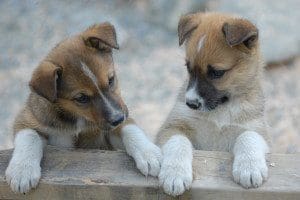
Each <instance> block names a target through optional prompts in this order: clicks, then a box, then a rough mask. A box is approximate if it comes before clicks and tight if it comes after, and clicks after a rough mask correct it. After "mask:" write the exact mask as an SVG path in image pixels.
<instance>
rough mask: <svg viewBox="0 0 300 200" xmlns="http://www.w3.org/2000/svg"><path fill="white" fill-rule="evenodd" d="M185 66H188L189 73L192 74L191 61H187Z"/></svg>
mask: <svg viewBox="0 0 300 200" xmlns="http://www.w3.org/2000/svg"><path fill="white" fill-rule="evenodd" d="M185 66H186V69H187V71H188V72H189V73H191V72H192V68H191V65H190V62H189V61H186V63H185Z"/></svg>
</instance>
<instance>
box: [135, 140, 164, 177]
mask: <svg viewBox="0 0 300 200" xmlns="http://www.w3.org/2000/svg"><path fill="white" fill-rule="evenodd" d="M133 158H134V160H135V163H136V166H137V168H138V169H139V170H140V171H141V172H142V174H144V175H145V176H148V175H151V176H158V174H159V171H160V163H161V159H162V155H161V150H160V148H159V147H158V146H156V145H154V144H152V143H148V144H147V145H145V146H142V147H140V148H138V149H137V150H136V151H135V153H134V155H133Z"/></svg>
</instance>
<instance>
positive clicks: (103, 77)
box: [30, 23, 128, 127]
mask: <svg viewBox="0 0 300 200" xmlns="http://www.w3.org/2000/svg"><path fill="white" fill-rule="evenodd" d="M112 49H118V44H117V40H116V33H115V29H114V27H113V26H112V25H111V24H109V23H102V24H99V25H94V26H92V27H90V28H88V29H87V30H85V31H84V32H82V33H80V34H79V35H76V36H73V37H71V38H68V39H66V40H64V41H62V42H61V43H59V44H58V45H57V46H56V47H55V48H54V49H53V50H52V51H51V52H50V53H49V55H48V56H47V57H46V59H44V60H43V61H42V62H41V63H40V65H39V66H38V68H37V69H36V70H35V71H34V73H33V75H32V79H31V81H30V87H31V90H32V91H33V92H35V93H37V94H38V95H40V96H42V97H44V98H46V99H47V100H48V101H49V102H50V103H52V104H53V105H55V108H56V109H57V111H58V114H59V115H60V116H62V117H63V118H64V119H66V120H69V121H76V119H78V118H85V119H86V120H88V121H91V122H93V123H95V124H97V125H99V126H102V127H103V126H104V127H114V126H117V125H119V124H120V123H122V122H123V121H124V120H125V118H126V116H127V115H128V111H127V108H126V105H125V104H124V102H123V100H122V98H121V95H120V91H119V87H118V81H117V77H116V73H115V69H114V63H113V57H112Z"/></svg>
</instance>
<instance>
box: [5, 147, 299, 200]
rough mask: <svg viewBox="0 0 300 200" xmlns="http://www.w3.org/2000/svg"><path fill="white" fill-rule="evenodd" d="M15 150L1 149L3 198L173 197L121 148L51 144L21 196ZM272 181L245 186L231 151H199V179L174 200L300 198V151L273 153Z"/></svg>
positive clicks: (270, 160)
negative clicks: (37, 176) (235, 177)
mask: <svg viewBox="0 0 300 200" xmlns="http://www.w3.org/2000/svg"><path fill="white" fill-rule="evenodd" d="M11 153H12V150H4V151H0V199H43V200H44V199H122V200H123V199H173V198H172V197H170V196H168V195H166V194H164V193H163V191H162V189H160V188H159V186H158V181H157V179H156V178H153V177H145V176H143V175H142V174H140V173H139V171H138V170H137V169H136V167H135V165H134V162H133V160H132V158H130V157H129V156H127V155H126V154H125V153H124V152H121V151H101V150H82V149H76V150H74V149H58V148H54V147H50V146H48V147H47V148H46V150H45V155H44V159H43V161H42V178H41V180H40V183H39V185H38V188H37V189H35V190H32V191H31V192H30V193H28V194H26V195H23V194H15V193H13V192H12V191H11V190H10V188H9V187H8V185H7V183H6V182H5V179H4V173H5V169H6V167H7V165H8V161H9V159H10V156H11ZM267 160H268V165H269V179H268V181H267V182H266V183H265V184H264V185H263V186H262V187H260V188H257V189H248V190H247V189H243V188H242V187H240V186H239V185H237V184H235V183H234V182H233V181H232V176H231V165H232V157H231V155H230V154H229V153H225V152H208V151H194V161H193V167H194V179H195V180H194V182H193V185H192V188H191V189H190V190H189V191H187V192H185V193H184V195H182V196H179V197H177V198H174V199H228V200H229V199H230V200H232V199H239V200H240V199H246V200H248V199H249V200H256V199H264V200H273V199H298V200H299V199H300V171H299V169H300V154H272V155H268V159H267Z"/></svg>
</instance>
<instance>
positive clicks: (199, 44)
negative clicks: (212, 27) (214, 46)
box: [197, 35, 206, 52]
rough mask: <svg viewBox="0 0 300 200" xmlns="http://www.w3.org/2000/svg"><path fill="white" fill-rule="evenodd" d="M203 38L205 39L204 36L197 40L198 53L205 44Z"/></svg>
mask: <svg viewBox="0 0 300 200" xmlns="http://www.w3.org/2000/svg"><path fill="white" fill-rule="evenodd" d="M205 38H206V35H204V36H202V37H201V38H200V39H199V42H198V47H197V51H198V52H200V51H201V49H202V48H203V46H204V42H205Z"/></svg>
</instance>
